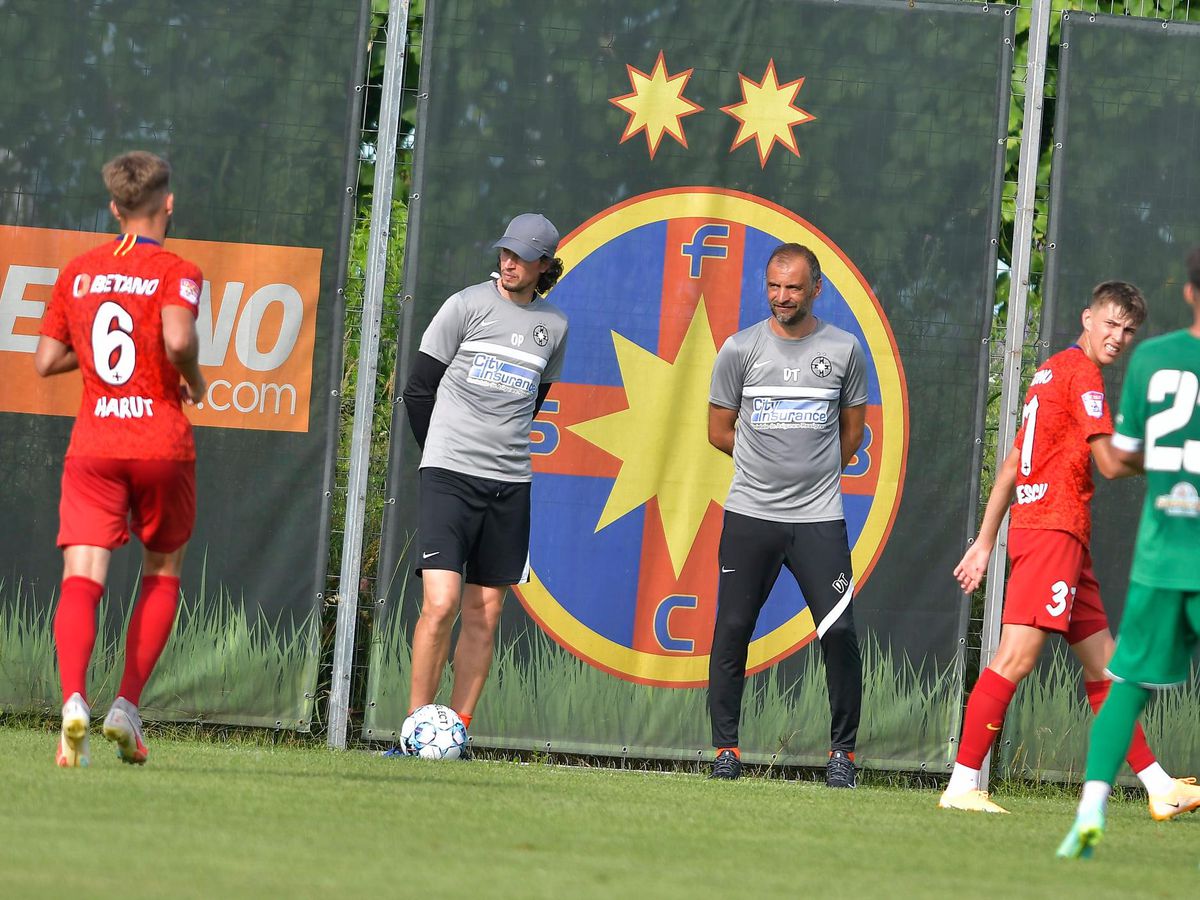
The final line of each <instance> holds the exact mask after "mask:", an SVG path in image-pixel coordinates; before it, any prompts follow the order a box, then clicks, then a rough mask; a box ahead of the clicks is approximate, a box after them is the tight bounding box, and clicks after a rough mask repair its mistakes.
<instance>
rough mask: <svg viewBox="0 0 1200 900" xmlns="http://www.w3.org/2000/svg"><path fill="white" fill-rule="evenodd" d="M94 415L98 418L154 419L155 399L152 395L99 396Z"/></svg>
mask: <svg viewBox="0 0 1200 900" xmlns="http://www.w3.org/2000/svg"><path fill="white" fill-rule="evenodd" d="M92 415H94V416H95V417H96V418H97V419H113V418H116V419H152V418H154V400H153V399H152V398H151V397H99V398H97V399H96V409H95V410H94V411H93V412H92Z"/></svg>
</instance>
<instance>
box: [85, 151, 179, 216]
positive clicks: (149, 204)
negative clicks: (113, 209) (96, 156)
mask: <svg viewBox="0 0 1200 900" xmlns="http://www.w3.org/2000/svg"><path fill="white" fill-rule="evenodd" d="M100 174H101V175H102V176H103V178H104V186H105V187H106V188H108V193H109V195H110V196H111V197H112V200H113V203H115V204H116V205H117V212H119V213H120V214H121V215H122V216H130V215H138V214H146V213H153V212H157V211H158V207H159V206H160V205H161V204H162V201H163V199H164V198H165V197H166V196H167V193H168V192H169V190H170V183H171V166H170V165H169V164H168V163H167V161H166V160H165V159H163V158H162V157H160V156H155V155H154V154H153V153H149V152H147V151H145V150H134V151H132V152H130V153H122V154H121V155H120V156H118V157H116V158H115V159H110V160H109V161H108V162H106V163H105V164H104V168H103V169H101V170H100Z"/></svg>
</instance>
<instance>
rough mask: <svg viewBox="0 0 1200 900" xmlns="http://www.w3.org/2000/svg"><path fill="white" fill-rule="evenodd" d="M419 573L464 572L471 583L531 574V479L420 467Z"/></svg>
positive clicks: (500, 582)
mask: <svg viewBox="0 0 1200 900" xmlns="http://www.w3.org/2000/svg"><path fill="white" fill-rule="evenodd" d="M420 497H421V499H420V523H419V524H420V532H419V535H418V541H417V543H418V545H419V546H418V548H417V561H416V562H417V574H418V575H420V574H421V570H422V569H445V570H449V571H451V572H460V573H462V575H463V578H464V580H465V581H466V582H467V583H468V584H481V585H483V586H484V587H507V586H509V585H513V584H524V583H525V582H526V581H528V580H529V482H527V481H523V482H512V481H493V480H492V479H490V478H477V477H476V476H474V475H463V474H461V473H459V472H451V471H450V470H449V469H438V468H433V467H430V468H424V469H421V495H420Z"/></svg>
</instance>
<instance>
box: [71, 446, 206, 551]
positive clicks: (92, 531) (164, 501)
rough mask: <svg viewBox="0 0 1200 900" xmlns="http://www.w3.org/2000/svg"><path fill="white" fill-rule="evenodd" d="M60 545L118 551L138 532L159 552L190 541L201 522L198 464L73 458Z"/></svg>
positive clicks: (146, 543)
mask: <svg viewBox="0 0 1200 900" xmlns="http://www.w3.org/2000/svg"><path fill="white" fill-rule="evenodd" d="M58 521H59V527H58V546H59V547H72V546H75V545H78V544H86V545H89V546H92V547H104V548H106V549H108V550H115V549H116V548H117V547H120V546H122V545H123V544H125V543H127V542H128V541H129V533H130V531H132V532H133V533H134V534H135V535H137V537H138V540H140V541H141V542H142V544H143V545H144V546H145V547H146V549H147V550H152V551H154V552H155V553H171V552H172V551H175V550H178V549H179V548H180V547H182V546H183V545H184V544H186V543H187V541H188V538H190V537H191V536H192V526H193V524H194V523H195V521H196V463H195V462H194V461H192V460H186V461H184V460H176V459H105V458H102V457H95V456H68V457H67V461H66V465H64V466H63V478H62V499H61V500H60V501H59V505H58Z"/></svg>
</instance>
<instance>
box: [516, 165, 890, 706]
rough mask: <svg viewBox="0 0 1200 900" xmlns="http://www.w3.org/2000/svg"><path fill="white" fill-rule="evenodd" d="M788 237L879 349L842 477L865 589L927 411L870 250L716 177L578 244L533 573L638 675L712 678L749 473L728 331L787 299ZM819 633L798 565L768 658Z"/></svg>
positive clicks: (579, 649)
mask: <svg viewBox="0 0 1200 900" xmlns="http://www.w3.org/2000/svg"><path fill="white" fill-rule="evenodd" d="M787 241H794V242H796V243H800V244H804V245H805V246H807V247H809V248H811V249H812V250H813V251H814V252H815V253H816V254H817V258H818V259H819V260H820V262H821V268H822V271H823V273H824V278H825V286H824V289H823V290H822V292H821V295H820V296H819V297H818V298H817V300H816V305H815V307H814V312H815V314H816V315H817V316H819V317H820V318H821V319H823V320H824V321H826V322H829V323H831V324H834V325H837V326H838V327H840V328H842V329H844V330H846V331H849V332H850V333H852V334H854V335H855V336H856V337H857V338H858V339H859V341H860V343H861V344H862V346H863V349H864V351H865V353H866V356H867V369H868V391H869V395H868V400H867V404H868V405H867V428H866V435H865V438H864V441H863V447H862V449H861V450H860V451H859V453H858V455H857V457H856V458H855V459H854V461H853V462H852V463H851V465H850V466H849V467H848V469H847V470H846V472H845V473H844V475H843V478H842V490H843V495H844V505H845V515H846V524H847V527H848V530H849V536H850V542H851V546H852V555H853V563H854V571H855V573H856V576H857V577H856V581H857V583H858V584H859V585H860V586H861V585H862V584H863V583H864V582H865V581H866V579H867V578H868V576H869V575H870V572H871V569H872V567H873V566H874V564H875V561H876V559H877V558H878V555H879V553H880V551H881V549H882V547H883V545H884V543H885V541H886V540H887V535H888V533H889V531H890V530H891V526H892V522H893V520H894V518H895V513H896V508H897V506H898V505H899V502H900V492H901V484H902V481H903V468H904V458H905V450H906V446H907V441H908V409H907V396H906V388H905V382H904V374H903V372H902V370H901V368H900V359H899V354H898V353H897V351H896V345H895V341H894V339H893V336H892V333H891V330H890V328H889V326H888V323H887V320H886V318H885V317H884V314H883V311H882V309H881V308H880V306H879V303H878V301H877V300H876V298H875V297H874V295H873V294H872V293H871V290H870V288H869V287H868V285H867V283H866V281H865V279H864V278H863V277H862V275H861V274H859V272H858V270H857V269H856V268H855V267H854V265H853V264H852V263H851V262H850V260H849V259H847V258H846V256H845V255H844V254H843V253H842V252H841V251H840V250H839V249H838V248H837V247H836V246H835V245H834V244H833V243H832V242H831V241H830V240H829V239H828V238H827V237H826V236H825V235H823V234H821V232H820V231H818V230H817V229H816V228H814V227H813V226H812V225H811V224H809V223H808V222H806V221H805V220H804V219H801V218H800V217H799V216H796V215H794V214H793V213H791V212H789V211H788V210H786V209H784V208H782V207H780V206H778V205H776V204H773V203H770V202H768V201H766V200H763V199H761V198H758V197H755V196H752V195H750V194H744V193H739V192H735V191H728V190H719V189H715V188H706V187H697V188H677V189H671V190H666V191H658V192H655V193H651V194H645V195H642V196H640V197H634V198H632V199H630V200H628V201H625V202H624V203H620V204H618V205H616V206H614V207H611V208H610V209H607V210H605V211H603V212H601V213H599V214H598V215H596V216H594V217H592V218H591V219H590V220H588V221H587V222H585V223H584V224H583V225H581V226H580V227H579V228H578V229H576V230H575V231H574V232H572V233H571V234H570V235H568V236H567V238H565V239H564V240H563V242H562V244H561V245H560V246H559V250H558V255H559V256H560V257H561V258H562V260H563V263H564V264H565V267H566V275H565V276H564V277H563V278H562V280H561V281H560V282H559V284H558V286H557V287H556V288H555V289H554V292H553V294H552V295H551V301H552V302H553V303H555V304H556V305H558V306H559V307H560V308H561V309H563V311H564V312H566V313H567V315H568V317H569V319H570V325H571V337H570V344H569V347H568V350H567V356H566V366H565V369H564V372H563V378H562V380H561V381H560V382H559V383H557V384H555V385H554V387H553V389H552V391H551V393H550V396H549V398H548V399H547V401H546V403H545V405H544V406H543V408H542V411H541V414H540V415H539V416H538V418H537V420H536V421H535V422H534V425H533V434H532V436H531V449H532V453H533V468H534V473H535V475H534V480H533V500H532V502H533V526H532V535H531V541H530V566H531V575H530V581H529V583H528V584H525V585H521V586H520V587H519V588H518V595H519V597H520V599H521V601H522V603H523V604H524V606H525V609H526V610H527V611H528V612H529V614H530V615H531V616H532V617H533V618H534V619H535V620H537V622H538V623H539V624H540V625H541V626H542V628H543V629H545V630H546V631H547V632H548V633H549V634H550V635H551V636H552V637H553V638H554V639H555V640H556V641H557V642H558V643H559V644H561V645H562V646H563V647H564V648H566V649H567V650H568V651H570V652H571V653H573V654H574V655H576V656H577V657H579V658H581V659H583V660H585V661H586V662H588V663H590V664H591V665H593V666H596V667H598V668H600V669H603V670H604V671H606V672H609V673H611V674H613V675H616V676H618V677H620V678H623V679H626V680H628V681H634V682H639V683H642V684H652V685H661V686H667V687H685V686H697V685H703V684H705V683H706V682H707V680H708V655H709V650H710V648H711V644H712V630H713V621H714V618H715V615H716V599H717V578H718V565H717V547H718V543H719V540H720V534H721V520H722V515H723V512H722V504H723V503H724V502H725V497H726V495H727V494H728V491H729V483H730V479H731V478H732V477H733V461H732V460H731V459H730V458H729V457H728V456H726V455H725V454H723V453H721V452H720V451H718V450H716V449H715V448H713V447H712V446H711V445H710V444H709V442H708V428H707V423H708V394H709V383H710V379H711V376H712V367H713V361H714V360H715V359H716V355H717V350H718V349H719V348H720V346H721V344H723V343H724V341H725V339H726V338H727V337H729V336H730V335H731V334H733V333H734V332H736V331H738V330H740V329H742V328H746V327H748V326H750V325H752V324H754V323H755V322H758V321H761V320H762V319H764V318H766V316H767V315H768V314H769V310H768V307H767V301H766V292H765V286H764V268H765V265H766V260H767V258H768V257H769V255H770V253H771V250H773V249H774V248H775V247H776V246H777V245H778V244H780V243H783V242H787ZM814 363H816V361H815V360H814ZM796 462H797V465H802V464H803V462H804V461H803V460H797V461H796ZM813 636H814V625H813V619H812V615H811V613H810V612H809V610H808V607H807V605H806V604H805V602H804V597H803V596H802V594H801V592H800V591H799V589H798V588H797V587H796V584H795V581H794V579H793V578H792V577H791V576H790V575H789V574H788V573H787V572H786V571H785V572H784V573H783V575H782V576H781V577H780V578H779V579H778V581H777V582H776V584H775V587H774V589H773V591H772V592H771V595H770V597H769V599H768V601H767V603H766V605H765V606H764V608H763V610H762V614H761V615H760V616H759V620H758V626H757V628H756V629H755V632H754V637H753V640H752V642H751V645H750V656H749V661H748V668H749V669H750V670H751V671H758V670H761V669H764V668H766V667H767V666H770V665H772V664H773V663H775V662H777V661H778V660H780V659H783V658H784V657H786V656H788V655H790V654H791V653H794V652H795V651H796V650H797V649H799V648H800V647H801V646H803V645H804V644H806V643H807V642H808V641H810V640H811V639H812V638H813Z"/></svg>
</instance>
